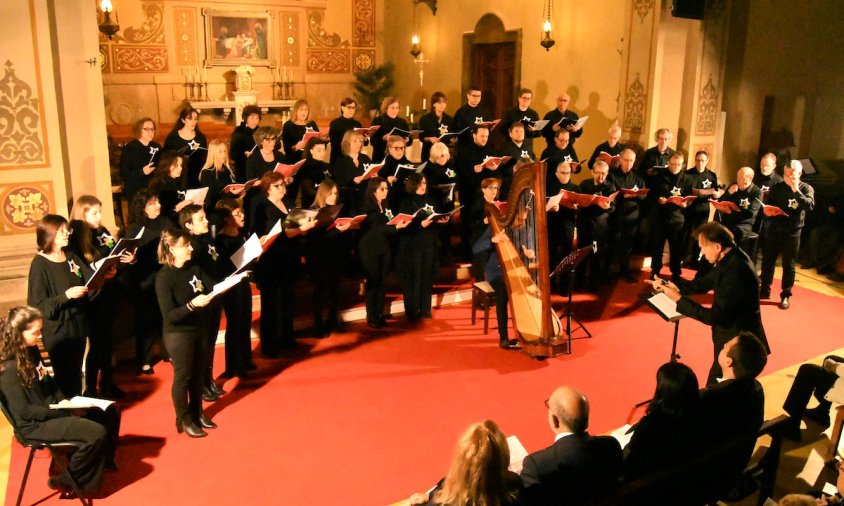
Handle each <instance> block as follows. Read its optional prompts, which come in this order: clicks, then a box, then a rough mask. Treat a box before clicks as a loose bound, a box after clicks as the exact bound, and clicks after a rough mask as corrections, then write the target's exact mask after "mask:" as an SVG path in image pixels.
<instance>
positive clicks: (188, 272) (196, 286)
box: [155, 265, 213, 332]
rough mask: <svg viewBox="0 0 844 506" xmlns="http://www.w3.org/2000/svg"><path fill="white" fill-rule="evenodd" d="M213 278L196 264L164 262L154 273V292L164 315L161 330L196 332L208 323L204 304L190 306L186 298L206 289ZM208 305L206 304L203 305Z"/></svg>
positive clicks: (210, 286)
mask: <svg viewBox="0 0 844 506" xmlns="http://www.w3.org/2000/svg"><path fill="white" fill-rule="evenodd" d="M212 288H213V281H212V280H211V278H209V277H208V275H207V274H205V272H204V271H203V270H202V269H200V268H199V267H197V266H196V265H192V266H187V267H182V268H181V269H179V268H176V267H170V266H168V265H164V266H162V267H161V270H160V271H158V274H157V275H156V277H155V294H156V297H157V298H158V307H159V308H160V309H161V316H162V317H163V319H164V330H165V331H169V332H196V331H201V330H204V329H205V328H206V326H207V323H208V322H207V321H206V315H205V312H204V311H203V309H204V308H201V307H197V308H194V309H191V308H190V307H188V302H190V301H191V300H193V299H194V297H196V296H197V295H200V294H203V293H208V292H210V291H211V289H212ZM206 307H207V306H206Z"/></svg>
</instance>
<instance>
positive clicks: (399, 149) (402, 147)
mask: <svg viewBox="0 0 844 506" xmlns="http://www.w3.org/2000/svg"><path fill="white" fill-rule="evenodd" d="M390 149H395V150H396V151H401V150H403V149H404V146H390Z"/></svg>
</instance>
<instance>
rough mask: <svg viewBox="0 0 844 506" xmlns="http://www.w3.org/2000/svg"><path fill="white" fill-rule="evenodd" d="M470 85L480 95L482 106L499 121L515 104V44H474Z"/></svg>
mask: <svg viewBox="0 0 844 506" xmlns="http://www.w3.org/2000/svg"><path fill="white" fill-rule="evenodd" d="M472 62H473V68H472V83H474V84H476V85H477V86H480V88H481V92H483V98H482V99H481V105H483V106H485V107H486V108H487V109H489V110H490V112H492V114H493V116H494V117H495V118H500V117H501V116H502V115H503V114H504V112H505V111H507V110H508V109H510V108H511V107H513V105H514V104H515V103H516V97H515V87H516V43H515V42H500V43H494V44H474V45H473V46H472Z"/></svg>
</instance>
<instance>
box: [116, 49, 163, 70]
mask: <svg viewBox="0 0 844 506" xmlns="http://www.w3.org/2000/svg"><path fill="white" fill-rule="evenodd" d="M111 49H112V61H113V63H114V72H115V73H135V72H167V70H168V67H167V48H166V47H158V46H147V47H144V46H112V47H111Z"/></svg>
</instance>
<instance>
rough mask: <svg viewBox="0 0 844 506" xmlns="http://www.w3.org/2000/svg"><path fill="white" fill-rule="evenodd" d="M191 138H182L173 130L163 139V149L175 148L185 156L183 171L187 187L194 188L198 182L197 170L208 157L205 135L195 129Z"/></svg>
mask: <svg viewBox="0 0 844 506" xmlns="http://www.w3.org/2000/svg"><path fill="white" fill-rule="evenodd" d="M194 133H195V135H194V138H193V139H183V138H182V136H181V135H179V131H178V130H173V131H172V132H170V135H168V136H167V138H166V139H165V140H164V149H175V150H176V151H178V152H179V154H181V155H182V156H186V157H187V163H186V165H185V168H184V170H185V172H186V173H187V184H188V187H189V188H196V187H197V186H198V184H199V171H201V170H202V166H203V165H205V159H206V158H207V157H208V140H207V139H206V138H205V135H204V134H203V133H202V132H200V131H199V130H196V131H195V132H194Z"/></svg>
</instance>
